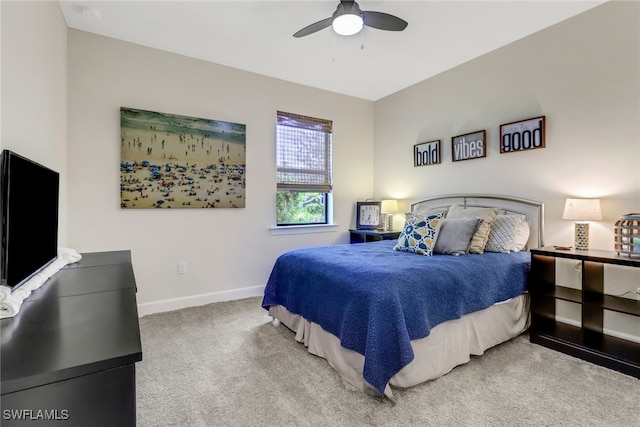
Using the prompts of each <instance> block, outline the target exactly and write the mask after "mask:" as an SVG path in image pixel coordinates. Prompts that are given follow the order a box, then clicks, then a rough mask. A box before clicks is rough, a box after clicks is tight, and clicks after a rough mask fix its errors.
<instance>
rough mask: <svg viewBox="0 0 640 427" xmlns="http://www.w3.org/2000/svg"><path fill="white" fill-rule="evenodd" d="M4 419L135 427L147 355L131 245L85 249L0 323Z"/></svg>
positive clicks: (22, 422) (5, 421)
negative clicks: (138, 375)
mask: <svg viewBox="0 0 640 427" xmlns="http://www.w3.org/2000/svg"><path fill="white" fill-rule="evenodd" d="M0 334H1V340H2V341H1V343H2V347H1V355H0V357H1V358H0V364H1V372H2V383H1V397H0V400H1V406H2V414H1V417H2V418H1V423H0V424H2V426H7V427H8V426H31V425H33V426H36V425H37V426H43V425H46V426H67V427H69V426H110V427H111V426H132V427H133V426H135V425H136V384H135V364H136V362H139V361H140V360H142V347H141V343H140V329H139V323H138V309H137V302H136V281H135V277H134V273H133V267H132V264H131V253H130V252H129V251H114V252H95V253H86V254H82V259H81V260H80V262H78V263H74V264H70V265H67V266H66V267H65V268H63V269H61V270H59V271H58V272H57V273H56V274H54V275H53V276H52V277H51V278H49V280H47V281H46V282H45V283H44V284H43V285H42V287H41V288H39V289H37V290H35V291H34V292H33V293H32V294H31V295H30V296H29V298H27V299H26V300H25V301H24V302H23V304H22V307H21V309H20V312H19V313H18V314H17V315H16V316H15V317H13V318H8V319H2V321H1V323H0Z"/></svg>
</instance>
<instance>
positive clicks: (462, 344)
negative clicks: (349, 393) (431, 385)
mask: <svg viewBox="0 0 640 427" xmlns="http://www.w3.org/2000/svg"><path fill="white" fill-rule="evenodd" d="M269 315H270V316H271V317H273V318H274V319H278V320H279V321H280V322H282V323H284V324H285V325H286V326H287V327H288V328H289V329H291V330H292V331H294V332H295V334H296V336H295V339H296V340H297V341H298V342H301V343H303V344H304V345H305V346H306V347H307V349H308V351H309V353H311V354H314V355H316V356H320V357H322V358H324V359H326V360H327V361H328V362H329V365H331V367H333V369H335V370H336V371H337V372H338V373H339V374H340V375H341V376H342V377H343V378H344V379H345V380H346V381H347V382H349V383H350V384H351V385H353V386H354V387H356V388H358V389H360V390H362V391H364V392H365V393H368V394H373V395H378V393H377V392H376V391H375V389H374V388H373V387H371V386H370V385H369V384H367V382H366V381H365V380H364V378H363V376H362V370H363V367H364V356H363V355H361V354H360V353H357V352H355V351H353V350H348V349H346V348H344V347H342V346H341V345H340V341H339V339H338V338H337V337H336V336H334V335H333V334H331V333H329V332H327V331H325V330H324V329H322V328H321V327H320V326H319V325H318V324H316V323H313V322H309V321H307V320H306V319H304V318H303V317H301V316H299V315H297V314H293V313H290V312H289V311H288V310H287V309H286V308H284V307H283V306H280V305H278V306H272V307H270V308H269ZM528 327H529V295H528V294H524V295H521V296H519V297H517V298H512V299H510V300H508V301H505V302H502V303H498V304H494V305H493V306H491V307H489V308H486V309H484V310H480V311H476V312H474V313H470V314H467V315H466V316H463V317H461V318H460V319H456V320H451V321H449V322H445V323H442V324H440V325H438V326H436V327H435V328H433V329H432V330H431V334H430V335H429V336H428V337H426V338H422V339H419V340H414V341H412V342H411V346H412V348H413V353H414V355H415V357H414V359H413V361H412V362H411V363H410V364H409V365H407V366H405V367H404V368H403V369H402V370H401V371H400V372H398V373H397V374H396V375H395V376H394V377H393V378H391V381H390V382H389V384H390V385H391V386H392V387H397V388H407V387H411V386H414V385H416V384H420V383H422V382H425V381H428V380H432V379H436V378H438V377H441V376H442V375H444V374H446V373H448V372H450V371H451V370H452V369H453V368H455V367H456V366H458V365H462V364H464V363H467V362H469V360H471V355H476V356H479V355H482V354H483V353H484V352H485V350H487V349H489V348H491V347H493V346H495V345H498V344H500V343H502V342H505V341H508V340H510V339H511V338H514V337H516V336H518V335H520V334H521V333H522V332H524V331H525V330H526V329H527V328H528ZM385 395H386V396H388V397H392V396H393V393H392V391H391V388H390V387H389V385H387V387H386V389H385Z"/></svg>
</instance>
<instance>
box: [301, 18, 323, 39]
mask: <svg viewBox="0 0 640 427" xmlns="http://www.w3.org/2000/svg"><path fill="white" fill-rule="evenodd" d="M331 21H333V18H327V19H323V20H322V21H318V22H316V23H313V24H311V25H309V26H308V27H304V28H303V29H301V30H300V31H298V32H297V33H295V34H294V35H293V37H304V36H308V35H309V34H313V33H315V32H316V31H320V30H323V29H325V28H327V27H328V26H330V25H331Z"/></svg>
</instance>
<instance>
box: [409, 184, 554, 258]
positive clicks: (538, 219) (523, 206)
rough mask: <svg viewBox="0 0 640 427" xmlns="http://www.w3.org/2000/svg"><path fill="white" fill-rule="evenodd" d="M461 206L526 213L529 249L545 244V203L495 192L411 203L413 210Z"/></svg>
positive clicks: (442, 197)
mask: <svg viewBox="0 0 640 427" xmlns="http://www.w3.org/2000/svg"><path fill="white" fill-rule="evenodd" d="M454 204H457V205H459V206H461V207H482V208H496V209H499V210H500V213H504V214H521V215H525V216H526V218H527V222H528V223H529V229H530V234H529V242H528V244H527V247H528V248H529V249H532V248H539V247H542V246H544V203H542V202H537V201H535V200H529V199H523V198H519V197H511V196H501V195H495V194H445V195H440V196H433V197H428V198H426V199H422V200H419V201H416V202H414V203H412V204H411V211H412V212H420V211H428V210H439V209H442V210H444V209H448V208H449V207H450V206H451V205H454Z"/></svg>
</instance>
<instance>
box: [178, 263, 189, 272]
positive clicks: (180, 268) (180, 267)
mask: <svg viewBox="0 0 640 427" xmlns="http://www.w3.org/2000/svg"><path fill="white" fill-rule="evenodd" d="M178 274H187V263H186V262H179V263H178Z"/></svg>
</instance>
